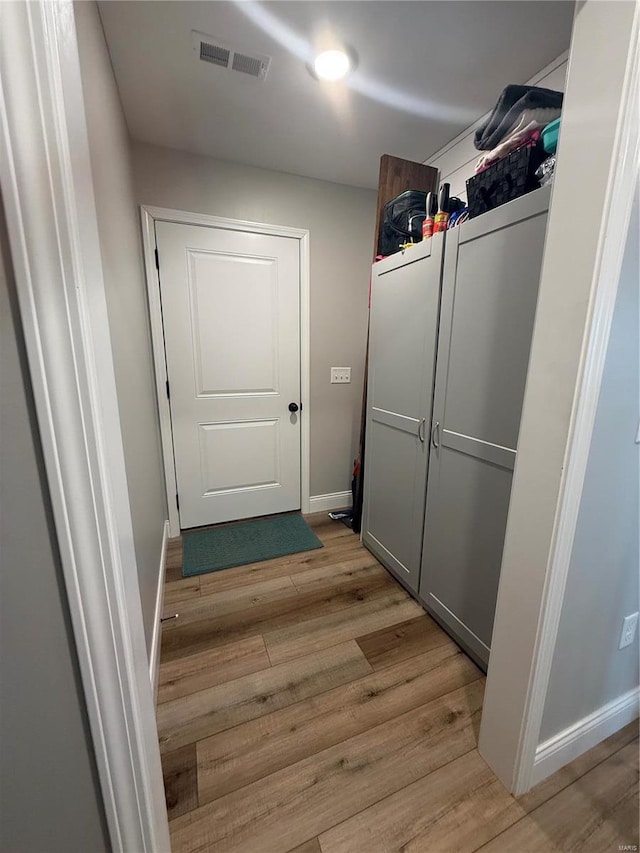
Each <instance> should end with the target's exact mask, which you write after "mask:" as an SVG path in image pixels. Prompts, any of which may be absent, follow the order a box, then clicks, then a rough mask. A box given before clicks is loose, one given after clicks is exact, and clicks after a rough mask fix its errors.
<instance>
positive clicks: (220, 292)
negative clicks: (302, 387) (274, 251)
mask: <svg viewBox="0 0 640 853" xmlns="http://www.w3.org/2000/svg"><path fill="white" fill-rule="evenodd" d="M187 258H188V265H189V296H190V309H191V327H192V332H191V336H192V341H193V347H194V361H195V366H196V377H197V378H196V389H197V393H198V396H215V395H220V394H249V395H254V394H277V393H278V361H279V359H278V298H277V296H278V267H277V263H276V260H275V258H247V257H234V256H233V255H223V254H213V253H203V252H194V251H192V250H188V251H187ZM212 281H217V282H219V283H220V284H219V285H218V286H216V287H211V286H210V283H211V282H212ZM239 329H242V337H243V339H244V340H245V343H246V346H238V330H239Z"/></svg>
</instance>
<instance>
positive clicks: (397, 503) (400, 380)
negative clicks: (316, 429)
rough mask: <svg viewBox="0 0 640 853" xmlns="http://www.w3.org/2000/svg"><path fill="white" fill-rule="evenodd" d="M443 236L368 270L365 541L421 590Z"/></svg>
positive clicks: (414, 588) (394, 570) (413, 588)
mask: <svg viewBox="0 0 640 853" xmlns="http://www.w3.org/2000/svg"><path fill="white" fill-rule="evenodd" d="M443 245H444V235H442V234H438V235H436V236H435V237H434V238H433V239H432V240H429V241H424V242H423V243H419V244H418V245H416V246H413V247H411V248H409V249H407V250H406V251H405V252H403V253H398V254H396V255H393V256H392V257H390V258H386V259H385V260H384V261H380V262H379V263H377V264H375V265H374V267H373V274H372V285H371V327H370V329H371V331H370V351H369V376H368V404H367V444H366V456H365V471H366V476H365V491H364V510H363V524H362V539H363V542H364V543H365V545H366V546H367V547H368V548H369V549H370V550H371V551H372V552H373V553H374V554H375V555H376V556H377V557H378V558H379V559H380V560H381V562H382V563H383V564H384V565H385V566H386V567H387V568H388V569H390V570H391V571H392V572H393V573H394V574H395V575H396V577H398V578H399V579H400V580H401V581H402V582H403V583H404V584H405V585H406V586H408V587H409V589H411V590H412V591H413V592H414V593H416V594H417V592H418V583H419V575H420V562H421V555H422V528H423V523H424V507H425V498H426V482H427V466H428V462H429V426H430V423H431V406H432V397H433V382H434V368H435V356H436V346H437V330H438V315H439V303H440V284H441V277H442V275H441V274H442V253H443Z"/></svg>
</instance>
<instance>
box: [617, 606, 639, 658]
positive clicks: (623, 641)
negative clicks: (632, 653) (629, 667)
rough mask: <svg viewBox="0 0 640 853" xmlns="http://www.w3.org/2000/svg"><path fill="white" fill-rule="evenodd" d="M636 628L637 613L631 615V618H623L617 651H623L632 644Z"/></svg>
mask: <svg viewBox="0 0 640 853" xmlns="http://www.w3.org/2000/svg"><path fill="white" fill-rule="evenodd" d="M637 627H638V613H637V611H636V613H632V614H631V616H625V617H624V621H623V623H622V632H621V633H620V645H619V646H618V648H619V649H624V648H626V647H627V646H630V645H631V643H633V640H634V637H635V635H636V628H637Z"/></svg>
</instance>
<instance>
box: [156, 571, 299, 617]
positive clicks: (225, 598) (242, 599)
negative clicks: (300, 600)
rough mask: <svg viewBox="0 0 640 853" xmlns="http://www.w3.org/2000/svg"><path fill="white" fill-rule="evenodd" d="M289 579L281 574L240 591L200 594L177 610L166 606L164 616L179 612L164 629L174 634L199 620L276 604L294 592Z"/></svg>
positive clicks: (183, 603) (229, 590)
mask: <svg viewBox="0 0 640 853" xmlns="http://www.w3.org/2000/svg"><path fill="white" fill-rule="evenodd" d="M296 591H297V590H296V587H295V586H294V585H293V582H292V580H291V578H290V577H289V576H288V575H283V576H282V577H277V578H268V579H266V580H262V581H257V582H256V583H253V584H250V585H247V586H243V587H240V588H239V589H227V590H223V591H222V592H215V593H212V594H208V595H207V594H204V595H203V594H200V595H198V597H197V598H192V599H191V600H190V601H182V602H181V606H180V607H178V608H176V607H175V606H174V605H173V604H168V605H165V608H164V610H165V613H164V615H169V614H171V613H172V612H173V611H177V612H178V613H179V618H178V619H175V620H174V621H172V622H168V623H167V624H166V625H165V626H163V630H166V631H175V630H176V629H177V628H178V627H180V626H182V625H188V624H189V623H191V622H198V621H200V620H201V619H216V618H218V617H219V616H225V615H226V614H227V613H237V612H238V611H240V610H248V609H249V608H252V607H257V606H258V605H261V604H266V603H267V602H268V601H279V600H280V599H281V598H286V597H287V596H290V595H291V594H292V593H294V592H296Z"/></svg>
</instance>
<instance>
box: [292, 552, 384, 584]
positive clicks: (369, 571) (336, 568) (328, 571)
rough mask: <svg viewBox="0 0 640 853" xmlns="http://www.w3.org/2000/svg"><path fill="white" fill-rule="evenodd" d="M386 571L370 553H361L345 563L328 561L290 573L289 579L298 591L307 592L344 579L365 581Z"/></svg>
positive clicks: (341, 581)
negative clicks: (297, 572) (322, 564)
mask: <svg viewBox="0 0 640 853" xmlns="http://www.w3.org/2000/svg"><path fill="white" fill-rule="evenodd" d="M381 572H386V569H384V568H383V567H382V566H381V565H380V563H379V562H378V561H377V560H376V558H375V557H373V556H371V555H370V554H366V553H364V554H362V555H360V556H359V557H358V558H357V559H355V560H351V561H349V562H345V563H339V562H338V563H330V564H329V565H327V566H320V567H319V568H316V569H309V570H308V571H306V572H300V573H299V574H295V575H292V577H291V580H292V582H293V584H294V585H295V587H296V588H297V589H299V590H300V591H304V592H309V591H311V590H313V589H327V588H328V587H330V586H336V585H337V584H341V583H344V582H345V581H346V580H353V581H355V580H358V581H359V582H360V583H367V581H368V580H369V578H374V577H377V576H378V575H380V573H381Z"/></svg>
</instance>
